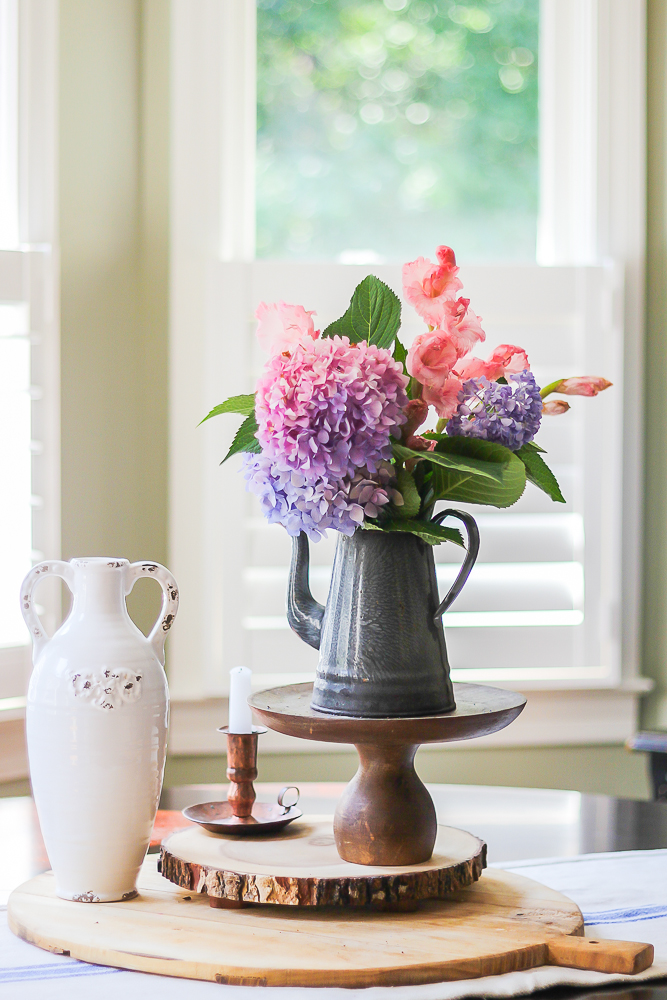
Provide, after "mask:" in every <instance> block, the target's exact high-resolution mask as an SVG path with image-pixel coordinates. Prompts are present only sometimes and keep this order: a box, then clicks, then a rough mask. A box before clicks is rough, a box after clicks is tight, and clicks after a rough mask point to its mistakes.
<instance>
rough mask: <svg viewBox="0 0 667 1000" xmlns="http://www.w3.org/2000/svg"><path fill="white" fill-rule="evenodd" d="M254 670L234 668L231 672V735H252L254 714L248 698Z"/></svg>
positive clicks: (229, 726)
mask: <svg viewBox="0 0 667 1000" xmlns="http://www.w3.org/2000/svg"><path fill="white" fill-rule="evenodd" d="M251 677H252V670H249V669H248V667H234V668H233V670H230V671H229V725H228V727H227V728H228V730H229V732H230V733H251V732H252V713H251V711H250V705H249V704H248V698H249V697H250V678H251Z"/></svg>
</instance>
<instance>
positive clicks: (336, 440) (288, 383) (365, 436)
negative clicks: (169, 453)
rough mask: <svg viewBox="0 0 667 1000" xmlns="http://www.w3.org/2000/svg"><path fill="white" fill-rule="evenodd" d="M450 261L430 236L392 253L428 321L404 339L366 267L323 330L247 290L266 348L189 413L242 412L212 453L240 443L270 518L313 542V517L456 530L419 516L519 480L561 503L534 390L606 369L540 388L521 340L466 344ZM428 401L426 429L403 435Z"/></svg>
mask: <svg viewBox="0 0 667 1000" xmlns="http://www.w3.org/2000/svg"><path fill="white" fill-rule="evenodd" d="M458 275H459V269H458V267H457V266H456V258H455V256H454V251H453V250H451V249H450V248H449V247H445V246H441V247H438V249H437V263H434V262H432V261H430V260H428V259H426V258H424V257H419V258H418V259H417V260H415V261H412V262H411V263H408V264H405V265H404V267H403V293H404V297H405V299H406V300H407V302H409V303H410V304H411V305H412V306H413V307H414V308H415V310H416V311H417V312H418V314H419V315H420V316H421V317H422V318H423V319H424V320H425V321H426V324H427V329H426V330H425V331H424V332H423V333H421V334H419V335H418V336H417V337H416V338H415V340H414V341H413V343H412V345H411V346H410V349H409V350H406V349H405V347H404V346H403V344H402V343H401V341H400V340H399V338H398V331H399V328H400V323H401V304H400V301H399V299H398V297H397V296H396V295H395V294H394V292H393V291H392V290H391V289H390V288H389V287H388V286H387V285H385V284H384V282H382V281H380V280H379V279H378V278H376V277H375V276H373V275H369V276H368V277H367V278H365V279H364V280H363V281H362V282H361V283H360V284H359V285H358V286H357V288H356V289H355V291H354V294H353V296H352V299H351V302H350V305H349V308H348V309H347V311H346V312H345V314H344V315H343V316H341V317H340V319H338V320H336V321H335V322H334V323H332V324H331V325H330V326H328V327H327V328H326V329H325V330H324V331H323V332H322V333H320V331H319V330H315V325H314V322H313V318H312V317H313V315H315V314H314V313H313V312H312V311H310V312H309V311H307V310H306V309H304V308H303V306H300V305H288V304H286V303H285V302H277V303H272V304H270V305H267V304H266V303H264V302H262V303H261V304H260V306H259V308H258V309H257V313H256V316H257V319H258V321H259V322H258V327H257V337H258V340H259V343H260V345H261V346H262V348H263V349H264V350H265V351H266V352H267V353H268V354H269V360H268V361H267V363H266V365H265V368H264V371H263V373H262V375H261V376H260V378H259V381H258V383H257V390H256V392H255V393H254V394H249V395H243V396H233V397H232V398H231V399H228V400H226V401H225V402H224V403H221V404H220V405H219V406H216V407H215V408H214V409H213V410H211V412H210V413H209V414H208V415H207V417H205V418H204V419H205V420H208V419H209V418H210V417H213V416H217V415H218V414H221V413H237V414H240V415H242V416H244V417H245V420H244V421H243V423H242V424H241V427H240V428H239V430H238V432H237V434H236V436H235V438H234V440H233V442H232V445H231V447H230V449H229V452H228V454H227V455H226V456H225V459H223V461H226V459H227V458H230V457H231V456H232V455H235V454H237V453H239V452H243V453H245V454H244V460H243V466H242V471H243V475H244V476H245V479H246V487H247V489H248V490H249V491H251V492H252V493H254V494H256V495H257V497H258V498H259V501H260V504H261V507H262V510H263V512H264V515H265V516H266V518H267V520H268V521H269V522H271V523H279V524H282V525H283V526H284V527H285V528H286V529H287V532H288V533H289V534H290V535H293V536H294V535H298V534H299V532H300V531H305V532H306V533H307V535H308V537H309V538H311V539H312V540H313V541H317V540H318V539H319V538H321V537H322V536H323V535H324V534H325V533H326V531H327V529H328V528H333V529H334V530H336V531H340V532H343V533H344V534H346V535H352V534H353V533H354V532H355V531H356V530H357V529H358V528H364V529H372V530H379V531H404V532H405V531H407V532H412V533H414V534H416V535H419V536H420V537H421V538H423V539H424V540H426V541H427V542H430V543H431V544H434V545H435V544H438V543H439V542H442V541H446V540H449V541H454V542H456V543H457V544H463V543H462V539H461V535H460V533H459V532H458V531H457V530H456V529H453V528H448V527H445V526H443V525H441V524H440V523H438V520H439V519H438V517H437V516H434V515H435V506H436V504H437V503H438V502H439V501H446V502H447V503H451V502H453V501H458V502H462V503H473V504H487V505H491V506H495V507H509V506H511V505H512V504H513V503H516V501H517V500H518V499H519V497H520V496H521V495H522V493H523V491H524V489H525V487H526V482H527V481H528V482H531V483H533V484H534V485H535V486H537V487H538V488H539V489H541V490H543V491H544V492H545V493H546V494H547V495H548V496H549V497H551V499H552V500H554V501H556V502H560V503H563V502H564V500H563V496H562V494H561V491H560V488H559V486H558V483H557V481H556V478H555V476H554V475H553V473H552V471H551V470H550V469H549V467H548V466H547V464H546V462H545V461H544V459H543V458H542V455H543V454H544V449H542V448H540V446H539V445H538V444H536V443H535V440H534V438H535V435H536V434H537V432H538V430H539V428H540V424H541V421H542V418H543V416H544V415H558V414H563V413H565V412H566V411H567V410H568V409H569V404H568V403H567V401H566V400H564V399H559V398H556V399H547V397H548V396H552V395H553V394H556V395H558V396H562V395H565V396H567V395H582V396H595V395H597V393H598V392H600V391H602V390H603V389H607V388H608V387H609V386H610V385H611V383H610V382H608V381H607V380H606V379H604V378H600V377H597V376H595V377H594V376H590V377H589V376H577V377H574V378H566V379H560V380H558V381H556V382H552V383H551V384H550V385H548V386H545V387H544V388H542V389H540V387H539V386H538V385H537V383H536V381H535V377H534V375H533V373H532V372H531V370H530V365H529V363H528V357H527V355H526V352H525V351H524V350H523V349H522V348H520V347H516V346H514V345H512V344H502V345H501V346H499V347H497V348H496V349H495V350H494V351H493V352H492V353H491V355H490V356H489V357H488V358H487V359H486V360H483V359H482V358H480V357H478V356H476V355H475V354H473V353H472V352H473V351H474V349H475V348H476V347H477V346H478V345H479V344H481V343H482V342H483V341H484V340H485V333H484V330H483V328H482V323H481V319H480V317H479V316H477V315H476V314H475V313H474V312H473V311H472V309H471V308H470V300H469V299H466V298H463V297H462V296H459V295H458V293H459V292H460V291H461V289H462V287H463V286H462V283H461V280H460V278H459V276H458ZM431 407H433V408H434V409H435V411H436V414H437V417H438V420H437V424H436V428H435V431H427V432H424V433H423V434H418V433H417V431H418V430H419V428H420V427H422V426H423V425H424V424H426V422H427V419H428V417H429V412H430V408H431ZM202 422H203V421H202Z"/></svg>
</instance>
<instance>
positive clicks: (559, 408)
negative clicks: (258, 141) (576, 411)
mask: <svg viewBox="0 0 667 1000" xmlns="http://www.w3.org/2000/svg"><path fill="white" fill-rule="evenodd" d="M569 409H570V404H569V403H567V402H566V401H565V400H564V399H550V400H549V401H548V402H546V403H544V404H543V406H542V413H544V415H545V416H547V417H558V416H560V414H561V413H567V411H568V410H569Z"/></svg>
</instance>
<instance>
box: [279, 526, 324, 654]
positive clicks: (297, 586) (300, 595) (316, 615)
mask: <svg viewBox="0 0 667 1000" xmlns="http://www.w3.org/2000/svg"><path fill="white" fill-rule="evenodd" d="M309 566H310V549H309V547H308V536H307V535H306V533H305V531H301V532H300V533H299V534H298V535H297V536H296V537H295V538H292V561H291V563H290V570H289V582H288V585H287V621H288V622H289V624H290V627H291V628H293V629H294V631H295V632H296V634H297V635H298V636H299V638H301V639H303V641H304V642H307V643H308V645H309V646H314V648H315V649H319V648H320V638H321V635H322V619H323V617H324V608H323V607H322V605H321V604H318V602H317V601H316V600H315V598H314V597H313V595H312V594H311V592H310V583H309V582H308V569H309Z"/></svg>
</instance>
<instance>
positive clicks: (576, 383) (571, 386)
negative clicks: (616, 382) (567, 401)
mask: <svg viewBox="0 0 667 1000" xmlns="http://www.w3.org/2000/svg"><path fill="white" fill-rule="evenodd" d="M611 384H612V383H611V382H608V381H607V379H606V378H602V377H601V376H600V375H577V376H575V377H574V378H564V379H563V380H562V381H561V382H559V383H558V384H557V385H556V386H554V388H553V389H552V392H561V393H562V394H563V395H564V396H597V394H598V393H599V392H602V391H603V389H608V388H609V386H610V385H611Z"/></svg>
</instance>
